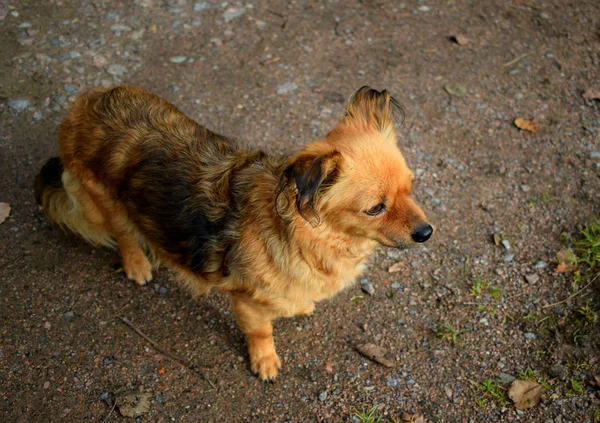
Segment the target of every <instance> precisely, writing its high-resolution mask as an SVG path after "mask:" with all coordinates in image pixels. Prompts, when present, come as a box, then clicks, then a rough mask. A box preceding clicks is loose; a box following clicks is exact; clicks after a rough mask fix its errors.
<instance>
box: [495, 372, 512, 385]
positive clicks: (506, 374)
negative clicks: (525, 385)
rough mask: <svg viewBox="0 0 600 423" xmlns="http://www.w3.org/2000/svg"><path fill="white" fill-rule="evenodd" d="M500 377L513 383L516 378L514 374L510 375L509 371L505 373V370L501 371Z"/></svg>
mask: <svg viewBox="0 0 600 423" xmlns="http://www.w3.org/2000/svg"><path fill="white" fill-rule="evenodd" d="M498 377H499V378H500V380H501V381H502V382H504V383H511V382H513V381H514V380H515V379H516V378H515V377H514V376H513V375H509V374H508V373H503V372H500V374H499V375H498Z"/></svg>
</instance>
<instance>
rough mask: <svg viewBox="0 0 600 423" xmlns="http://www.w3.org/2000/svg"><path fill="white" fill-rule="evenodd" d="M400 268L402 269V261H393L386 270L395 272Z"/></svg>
mask: <svg viewBox="0 0 600 423" xmlns="http://www.w3.org/2000/svg"><path fill="white" fill-rule="evenodd" d="M402 269H404V263H394V264H392V265H391V266H390V268H389V269H388V272H389V273H396V272H400V271H401V270H402Z"/></svg>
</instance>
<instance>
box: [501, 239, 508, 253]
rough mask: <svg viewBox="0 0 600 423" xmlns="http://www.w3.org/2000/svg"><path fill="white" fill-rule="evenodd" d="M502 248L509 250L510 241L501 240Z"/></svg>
mask: <svg viewBox="0 0 600 423" xmlns="http://www.w3.org/2000/svg"><path fill="white" fill-rule="evenodd" d="M502 246H503V247H504V248H505V249H507V250H510V241H509V240H508V239H503V240H502Z"/></svg>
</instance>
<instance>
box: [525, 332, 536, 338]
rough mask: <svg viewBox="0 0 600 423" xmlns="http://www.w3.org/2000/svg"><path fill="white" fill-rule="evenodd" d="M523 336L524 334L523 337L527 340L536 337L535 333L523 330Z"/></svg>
mask: <svg viewBox="0 0 600 423" xmlns="http://www.w3.org/2000/svg"><path fill="white" fill-rule="evenodd" d="M523 336H525V339H529V340H532V339H537V335H536V334H535V333H533V332H525V333H524V334H523Z"/></svg>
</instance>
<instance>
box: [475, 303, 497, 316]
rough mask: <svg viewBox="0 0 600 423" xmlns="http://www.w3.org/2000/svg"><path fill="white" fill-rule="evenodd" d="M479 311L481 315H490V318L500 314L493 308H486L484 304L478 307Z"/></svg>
mask: <svg viewBox="0 0 600 423" xmlns="http://www.w3.org/2000/svg"><path fill="white" fill-rule="evenodd" d="M477 311H478V312H480V313H486V314H489V315H490V316H495V315H496V314H498V310H496V309H495V308H493V307H489V306H486V305H483V304H482V305H478V306H477Z"/></svg>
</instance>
